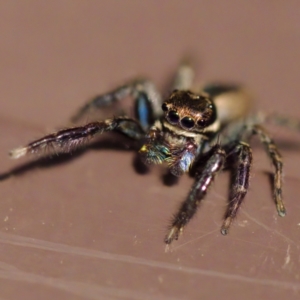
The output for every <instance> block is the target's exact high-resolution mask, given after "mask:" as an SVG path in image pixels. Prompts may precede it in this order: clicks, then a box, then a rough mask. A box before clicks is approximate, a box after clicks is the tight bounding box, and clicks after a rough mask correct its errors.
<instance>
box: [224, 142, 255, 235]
mask: <svg viewBox="0 0 300 300" xmlns="http://www.w3.org/2000/svg"><path fill="white" fill-rule="evenodd" d="M228 159H229V160H231V159H233V160H234V169H233V171H232V179H231V182H232V183H231V189H230V194H229V205H228V209H227V212H226V214H225V220H224V223H223V226H222V228H221V233H222V234H223V235H226V234H227V233H228V229H229V227H230V224H231V223H232V221H233V219H234V218H235V216H236V214H237V211H238V209H239V207H240V206H241V204H242V202H243V200H244V198H245V196H246V194H247V191H248V187H249V175H250V167H251V163H252V150H251V148H250V146H249V145H248V144H246V143H244V142H240V143H238V144H236V145H235V146H234V148H233V149H232V150H231V151H230V153H229V154H228Z"/></svg>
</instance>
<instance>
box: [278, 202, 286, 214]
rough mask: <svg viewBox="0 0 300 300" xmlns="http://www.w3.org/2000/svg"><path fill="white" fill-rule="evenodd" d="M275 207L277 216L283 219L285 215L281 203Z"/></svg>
mask: <svg viewBox="0 0 300 300" xmlns="http://www.w3.org/2000/svg"><path fill="white" fill-rule="evenodd" d="M276 207H277V211H278V215H279V216H280V217H284V216H285V215H286V210H285V207H284V205H283V203H277V205H276Z"/></svg>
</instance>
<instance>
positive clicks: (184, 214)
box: [165, 145, 226, 244]
mask: <svg viewBox="0 0 300 300" xmlns="http://www.w3.org/2000/svg"><path fill="white" fill-rule="evenodd" d="M225 159H226V153H225V151H224V150H223V149H222V148H221V147H220V146H219V145H216V146H214V147H213V148H212V149H211V156H210V157H209V158H208V160H207V162H206V165H205V166H204V168H203V169H202V171H201V173H200V174H198V175H196V181H195V183H194V184H193V186H192V188H191V191H190V193H189V195H188V197H187V199H186V200H185V201H184V202H183V203H182V205H181V207H180V209H179V211H178V213H177V214H176V215H175V216H174V218H173V221H172V223H171V226H170V231H169V233H168V234H167V235H166V237H165V243H166V244H171V242H172V241H173V240H174V239H175V240H177V239H178V236H179V234H180V233H181V232H182V230H183V228H184V226H185V225H186V224H187V223H188V222H189V221H190V219H191V218H192V217H193V216H194V214H195V213H196V211H197V208H198V206H199V204H200V202H201V200H203V198H204V196H205V195H206V193H207V190H208V188H209V186H210V185H211V183H212V182H213V179H214V178H215V176H216V174H217V173H218V172H219V171H220V170H222V168H223V165H224V163H225Z"/></svg>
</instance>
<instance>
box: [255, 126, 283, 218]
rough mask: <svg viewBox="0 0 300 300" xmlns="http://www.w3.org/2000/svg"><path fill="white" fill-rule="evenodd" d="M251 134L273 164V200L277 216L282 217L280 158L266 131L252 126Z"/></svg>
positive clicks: (281, 163)
mask: <svg viewBox="0 0 300 300" xmlns="http://www.w3.org/2000/svg"><path fill="white" fill-rule="evenodd" d="M252 133H253V134H257V135H258V136H259V139H260V141H261V142H262V143H263V144H264V146H265V149H266V151H267V153H268V155H269V157H270V159H271V161H272V163H273V166H274V168H275V173H274V200H275V203H276V207H277V211H278V214H279V216H281V217H284V216H285V214H286V210H285V207H284V204H283V200H282V166H283V162H282V157H281V154H280V153H279V151H278V148H277V146H276V145H275V143H274V141H273V140H272V139H271V137H270V135H269V134H268V133H267V131H266V130H265V129H264V128H263V127H262V126H260V125H254V126H253V127H252Z"/></svg>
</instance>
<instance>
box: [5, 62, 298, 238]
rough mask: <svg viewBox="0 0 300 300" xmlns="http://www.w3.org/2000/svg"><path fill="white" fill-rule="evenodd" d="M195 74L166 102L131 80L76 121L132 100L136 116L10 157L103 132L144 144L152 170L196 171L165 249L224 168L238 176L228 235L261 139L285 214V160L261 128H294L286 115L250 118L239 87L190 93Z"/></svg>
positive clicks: (65, 147)
mask: <svg viewBox="0 0 300 300" xmlns="http://www.w3.org/2000/svg"><path fill="white" fill-rule="evenodd" d="M193 74H194V72H193V69H192V68H191V66H190V65H189V64H186V63H184V64H181V65H180V67H179V68H178V71H177V73H176V77H175V80H174V84H173V86H172V92H171V93H170V95H169V96H168V97H166V99H165V100H164V101H162V99H161V96H160V94H159V93H158V91H157V90H156V88H155V86H154V85H153V84H152V82H151V81H149V80H144V79H138V80H133V81H130V82H129V83H128V84H125V85H123V86H121V87H119V88H117V89H115V90H112V91H111V92H109V93H106V94H103V95H100V96H97V97H95V98H94V99H93V100H92V101H90V102H89V103H88V104H86V105H85V106H84V107H83V108H82V109H80V110H79V112H78V113H77V114H76V115H75V116H74V117H73V119H72V121H74V122H77V121H78V120H80V119H83V117H85V116H86V115H87V114H88V113H89V112H90V111H91V110H93V111H97V110H99V109H102V108H103V107H109V106H111V105H112V104H114V103H118V102H119V101H121V100H122V99H124V98H127V97H128V96H130V97H132V98H133V100H134V109H133V111H134V115H133V116H132V117H129V116H124V114H123V113H122V114H121V113H120V115H119V116H116V117H113V118H109V119H106V120H102V121H95V122H91V123H88V124H86V125H84V126H77V127H72V128H69V129H64V130H60V131H58V132H56V133H53V134H50V135H47V136H44V137H42V138H41V139H38V140H36V141H33V142H31V143H29V144H28V145H27V146H25V147H20V148H17V149H14V150H12V151H11V153H10V155H11V157H12V158H19V157H21V156H24V155H26V154H28V153H40V152H41V151H42V150H45V149H46V150H49V151H50V152H51V151H55V153H56V152H59V151H66V152H70V151H72V150H73V149H74V147H75V146H78V145H81V144H83V143H85V142H86V141H88V140H89V139H90V138H92V137H94V136H96V135H98V134H101V133H103V132H109V131H117V132H120V133H122V134H123V135H125V136H127V137H128V138H130V139H133V140H136V141H138V142H139V143H137V144H138V145H141V146H140V147H139V149H138V150H139V155H140V157H141V159H142V161H143V162H144V163H145V164H146V165H151V164H161V163H166V165H167V166H168V168H169V172H170V173H172V174H173V175H175V176H181V175H182V174H183V173H186V172H189V171H190V170H191V169H193V170H194V172H191V173H192V174H194V176H195V182H194V184H193V186H192V188H191V190H190V192H189V193H188V196H187V198H186V199H185V201H184V202H183V203H182V205H181V207H180V208H179V211H178V213H177V214H176V215H175V216H174V218H173V220H172V223H171V226H170V230H169V232H168V234H167V235H166V238H165V243H167V244H170V243H171V242H172V241H173V240H174V239H177V238H178V236H179V233H181V232H182V230H183V228H184V226H185V225H186V224H187V223H188V222H189V220H190V219H191V218H192V217H193V215H194V214H195V212H196V210H197V208H198V206H199V203H200V202H201V201H202V200H203V199H204V197H205V195H206V193H207V190H208V188H209V187H210V185H211V184H212V182H213V180H214V178H215V176H216V175H217V174H218V173H219V172H220V171H221V170H222V169H224V168H225V167H226V168H227V169H230V170H231V172H232V182H231V189H230V193H229V204H228V209H227V212H226V214H225V219H224V222H223V226H222V229H221V232H222V234H227V232H228V229H229V227H230V224H231V223H232V221H233V219H234V218H235V216H236V214H237V211H238V209H239V207H240V205H241V203H242V201H243V199H244V198H245V196H246V193H247V190H248V187H249V175H250V167H251V163H252V151H251V147H250V145H249V143H250V139H251V137H252V136H253V135H255V134H256V135H258V136H259V138H260V141H261V142H262V143H263V145H264V146H265V149H266V151H267V153H268V155H269V157H270V159H271V161H272V163H273V166H274V168H275V172H274V200H275V202H276V205H277V211H278V213H279V215H280V216H284V215H285V208H284V205H283V202H282V159H281V155H280V153H279V151H278V149H277V147H276V145H275V144H274V141H273V140H272V139H271V138H270V136H269V134H268V133H267V132H266V131H265V129H264V128H263V127H262V126H261V123H262V122H264V121H270V120H273V121H276V120H277V121H279V122H277V123H278V124H279V125H285V126H287V127H293V125H291V124H294V123H293V122H289V121H288V119H286V118H283V117H280V118H278V117H276V118H274V116H273V117H270V116H263V115H262V114H260V115H256V114H250V108H251V106H250V101H249V96H248V94H247V93H245V91H244V90H243V89H242V88H241V87H239V86H235V85H234V86H233V85H224V84H221V85H220V84H210V85H206V86H204V87H203V89H202V90H200V91H195V90H192V82H193Z"/></svg>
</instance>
